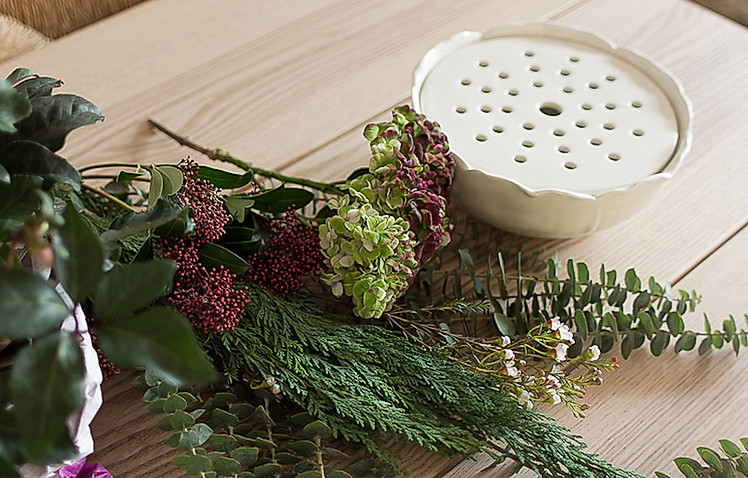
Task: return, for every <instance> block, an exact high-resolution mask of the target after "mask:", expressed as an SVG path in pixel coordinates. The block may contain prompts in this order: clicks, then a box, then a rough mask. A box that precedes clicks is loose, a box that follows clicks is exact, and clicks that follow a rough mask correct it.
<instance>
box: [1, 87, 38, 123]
mask: <svg viewBox="0 0 748 478" xmlns="http://www.w3.org/2000/svg"><path fill="white" fill-rule="evenodd" d="M29 114H31V103H30V102H29V100H27V99H26V97H25V96H24V95H22V94H21V93H19V92H18V91H16V90H15V89H14V88H12V87H11V84H10V83H9V82H7V81H5V80H0V132H3V133H7V134H9V135H11V134H13V133H15V132H16V127H15V126H14V125H15V124H16V123H18V122H20V121H22V120H23V119H24V118H26V117H28V116H29ZM11 137H12V136H11Z"/></svg>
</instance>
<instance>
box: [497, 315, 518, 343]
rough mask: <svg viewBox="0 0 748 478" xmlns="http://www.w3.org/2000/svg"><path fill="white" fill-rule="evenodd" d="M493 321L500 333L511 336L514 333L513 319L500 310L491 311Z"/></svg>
mask: <svg viewBox="0 0 748 478" xmlns="http://www.w3.org/2000/svg"><path fill="white" fill-rule="evenodd" d="M493 322H494V324H495V325H496V328H497V329H498V330H499V332H501V333H502V335H506V336H509V337H513V336H514V333H515V327H514V321H513V320H512V319H510V318H509V317H507V316H506V315H504V314H502V313H500V312H494V313H493Z"/></svg>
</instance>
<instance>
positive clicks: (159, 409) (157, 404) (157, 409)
mask: <svg viewBox="0 0 748 478" xmlns="http://www.w3.org/2000/svg"><path fill="white" fill-rule="evenodd" d="M165 403H166V399H165V398H158V399H156V400H154V401H153V402H151V403H150V404H148V406H147V407H145V408H146V410H148V411H149V412H151V413H164V404H165Z"/></svg>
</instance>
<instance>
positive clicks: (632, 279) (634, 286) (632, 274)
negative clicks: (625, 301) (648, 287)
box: [624, 269, 641, 293]
mask: <svg viewBox="0 0 748 478" xmlns="http://www.w3.org/2000/svg"><path fill="white" fill-rule="evenodd" d="M624 282H625V283H626V288H627V289H628V290H629V291H631V292H634V293H636V292H639V289H640V288H641V281H640V280H639V278H638V277H637V276H636V271H635V270H634V269H629V270H627V271H626V275H625V277H624Z"/></svg>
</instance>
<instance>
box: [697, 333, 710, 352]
mask: <svg viewBox="0 0 748 478" xmlns="http://www.w3.org/2000/svg"><path fill="white" fill-rule="evenodd" d="M711 348H712V337H711V336H709V337H706V338H705V339H704V340H702V341H701V344H700V345H699V355H704V354H705V353H707V352H709V350H711Z"/></svg>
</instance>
